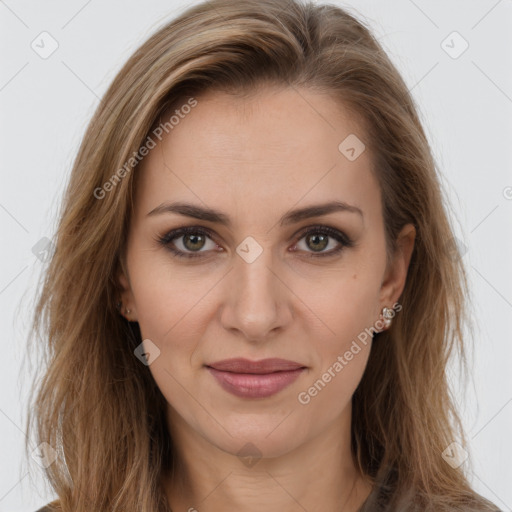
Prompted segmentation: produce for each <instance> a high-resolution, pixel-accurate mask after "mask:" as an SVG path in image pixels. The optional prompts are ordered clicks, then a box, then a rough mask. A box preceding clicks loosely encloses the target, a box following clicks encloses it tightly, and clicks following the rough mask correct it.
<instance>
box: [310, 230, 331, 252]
mask: <svg viewBox="0 0 512 512" xmlns="http://www.w3.org/2000/svg"><path fill="white" fill-rule="evenodd" d="M328 238H329V237H328V236H327V235H321V234H318V233H315V234H312V235H309V236H307V237H306V239H307V240H308V241H311V240H316V241H318V239H322V240H321V242H320V245H316V247H311V248H312V249H313V250H315V251H316V250H318V251H321V250H323V249H325V248H326V247H327V244H328ZM308 245H309V244H308Z"/></svg>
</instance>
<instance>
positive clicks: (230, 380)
mask: <svg viewBox="0 0 512 512" xmlns="http://www.w3.org/2000/svg"><path fill="white" fill-rule="evenodd" d="M207 368H208V370H209V371H210V373H211V374H212V375H213V376H214V377H215V378H216V379H217V381H218V382H219V384H220V385H221V386H222V387H223V388H224V389H225V390H226V391H229V392H230V393H232V394H233V395H236V396H239V397H241V398H265V397H268V396H272V395H275V394H276V393H277V392H279V391H281V390H282V389H284V388H286V387H287V386H289V385H290V384H291V383H292V382H293V381H294V380H295V379H297V378H298V377H299V376H300V374H301V373H302V372H303V371H304V370H305V368H298V369H297V370H288V371H283V372H274V373H264V374H255V373H232V372H223V371H220V370H216V369H215V368H211V367H209V366H208V367H207Z"/></svg>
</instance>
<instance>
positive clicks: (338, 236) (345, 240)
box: [155, 224, 355, 259]
mask: <svg viewBox="0 0 512 512" xmlns="http://www.w3.org/2000/svg"><path fill="white" fill-rule="evenodd" d="M190 233H192V234H201V235H204V236H207V237H208V238H210V239H211V240H212V241H213V242H215V243H216V244H217V245H219V244H218V243H217V241H216V234H215V233H214V232H213V231H212V230H211V229H209V228H206V227H203V226H183V227H180V228H176V229H173V230H171V231H169V232H167V233H165V234H164V235H163V236H160V237H157V238H156V239H155V241H156V242H157V243H159V244H161V245H163V246H164V247H165V248H166V249H168V250H169V251H171V252H172V253H173V255H174V256H176V257H178V258H183V259H195V258H202V257H203V256H202V254H203V253H209V252H211V251H197V252H185V251H182V250H181V249H177V248H176V247H173V240H176V239H178V238H181V237H183V236H184V235H187V234H190ZM314 233H320V234H324V235H327V236H328V237H330V238H333V239H335V240H336V241H337V242H338V244H339V245H338V247H337V248H336V249H331V250H330V251H327V252H319V253H314V252H307V251H306V257H313V258H317V257H318V258H322V257H325V258H327V257H329V256H334V255H337V254H339V253H340V252H341V251H342V250H344V249H345V248H349V247H353V246H354V245H355V243H354V241H353V240H352V239H351V238H350V237H349V236H348V235H346V233H344V232H343V231H341V230H339V229H338V228H334V227H331V226H329V225H326V224H311V225H308V226H304V227H302V228H301V229H300V230H299V231H298V232H297V233H295V234H294V235H293V237H292V238H293V239H296V241H295V244H294V247H295V246H296V245H297V244H298V242H300V240H302V239H303V238H304V237H305V236H307V235H309V234H314ZM298 252H300V251H298Z"/></svg>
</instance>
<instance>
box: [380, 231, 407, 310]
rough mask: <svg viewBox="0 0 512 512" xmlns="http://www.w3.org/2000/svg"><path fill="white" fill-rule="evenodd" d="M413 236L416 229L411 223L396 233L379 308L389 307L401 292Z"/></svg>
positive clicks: (383, 282) (382, 286)
mask: <svg viewBox="0 0 512 512" xmlns="http://www.w3.org/2000/svg"><path fill="white" fill-rule="evenodd" d="M415 238H416V229H415V227H414V226H413V225H412V224H407V225H405V226H404V227H403V228H402V231H400V233H399V235H398V238H397V250H396V252H395V254H394V256H393V260H392V261H391V262H390V264H388V267H387V269H386V273H385V275H384V279H383V281H382V285H381V294H380V297H381V308H382V307H384V306H386V307H388V308H391V307H392V306H393V304H395V303H396V302H397V301H398V298H399V297H400V295H401V294H402V291H403V289H404V287H405V282H406V278H407V271H408V269H409V263H410V261H411V256H412V251H413V249H414V240H415Z"/></svg>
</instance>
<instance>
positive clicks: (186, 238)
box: [183, 235, 204, 251]
mask: <svg viewBox="0 0 512 512" xmlns="http://www.w3.org/2000/svg"><path fill="white" fill-rule="evenodd" d="M183 240H184V241H183V245H184V246H185V247H186V248H187V249H189V250H191V251H194V250H196V249H201V248H202V247H203V246H204V236H203V235H183ZM190 240H192V247H190V246H189V245H188V244H187V242H188V241H190ZM198 240H199V241H200V242H199V245H200V247H197V246H195V245H194V244H197V243H198ZM201 242H202V244H201Z"/></svg>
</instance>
